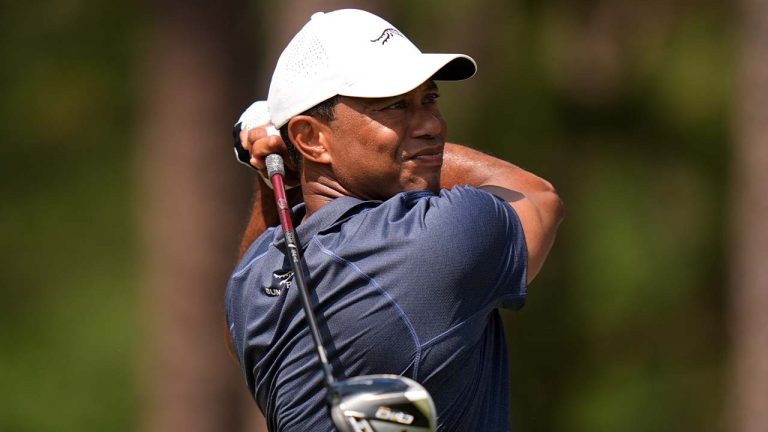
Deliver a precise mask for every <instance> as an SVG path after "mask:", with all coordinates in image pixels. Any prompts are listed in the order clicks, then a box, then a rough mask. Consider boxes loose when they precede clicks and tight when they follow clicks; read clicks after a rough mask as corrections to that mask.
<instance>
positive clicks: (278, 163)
mask: <svg viewBox="0 0 768 432" xmlns="http://www.w3.org/2000/svg"><path fill="white" fill-rule="evenodd" d="M266 165H267V176H268V177H269V178H272V176H273V175H274V174H280V175H281V176H285V167H284V166H283V158H282V157H281V156H280V155H279V154H275V153H272V154H270V155H267V158H266Z"/></svg>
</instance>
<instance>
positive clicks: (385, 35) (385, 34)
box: [371, 27, 405, 45]
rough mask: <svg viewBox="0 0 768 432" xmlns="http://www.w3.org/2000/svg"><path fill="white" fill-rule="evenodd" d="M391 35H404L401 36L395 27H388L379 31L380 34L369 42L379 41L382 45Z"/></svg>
mask: <svg viewBox="0 0 768 432" xmlns="http://www.w3.org/2000/svg"><path fill="white" fill-rule="evenodd" d="M392 36H400V37H405V36H403V34H402V33H400V30H398V29H396V28H391V27H390V28H388V29H386V30H384V31H383V32H381V36H379V37H377V38H376V39H372V40H371V42H374V43H376V42H379V41H381V44H382V45H384V44H385V43H387V41H388V40H390V39H391V38H392Z"/></svg>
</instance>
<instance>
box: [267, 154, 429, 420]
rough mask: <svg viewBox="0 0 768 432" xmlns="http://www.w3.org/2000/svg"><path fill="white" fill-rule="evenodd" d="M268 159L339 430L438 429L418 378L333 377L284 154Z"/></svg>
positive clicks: (286, 238) (425, 391)
mask: <svg viewBox="0 0 768 432" xmlns="http://www.w3.org/2000/svg"><path fill="white" fill-rule="evenodd" d="M266 165H267V175H268V177H269V179H270V180H271V181H272V186H273V189H274V193H275V202H276V204H277V210H278V213H279V216H280V225H281V226H282V228H283V235H284V236H285V242H286V245H287V250H288V258H289V260H290V262H291V268H292V270H293V274H294V282H295V283H294V284H293V286H296V287H297V289H298V290H299V297H300V298H301V305H302V308H303V309H304V315H305V316H306V319H307V323H308V324H309V330H310V333H311V334H312V341H313V343H314V345H315V351H316V352H317V357H318V359H319V360H320V366H321V368H322V371H323V381H324V384H325V388H326V391H327V395H328V404H329V407H330V413H331V418H332V420H333V424H334V425H335V426H336V428H337V429H338V430H339V431H340V432H417V431H418V432H428V431H434V430H435V428H436V423H437V422H436V411H435V404H434V402H433V401H432V397H431V396H430V395H429V393H428V392H427V390H426V389H425V388H424V387H423V386H422V385H421V384H419V383H417V382H416V381H414V380H412V379H409V378H405V377H402V376H398V375H365V376H358V377H352V378H349V379H346V380H342V381H336V379H335V378H334V376H333V371H332V370H331V365H330V363H329V362H328V356H327V354H326V351H325V348H324V347H323V344H322V339H321V337H320V330H319V328H318V324H317V317H316V316H315V313H314V310H313V308H312V303H311V300H310V297H309V291H308V288H307V285H306V281H305V279H304V266H303V264H302V262H301V256H300V250H301V249H300V247H299V239H298V238H297V237H296V233H295V231H294V229H293V222H292V220H291V209H290V206H289V204H288V199H287V198H286V195H285V184H284V182H283V177H284V176H285V168H284V166H283V159H282V157H281V156H280V155H277V154H270V155H269V156H267V158H266Z"/></svg>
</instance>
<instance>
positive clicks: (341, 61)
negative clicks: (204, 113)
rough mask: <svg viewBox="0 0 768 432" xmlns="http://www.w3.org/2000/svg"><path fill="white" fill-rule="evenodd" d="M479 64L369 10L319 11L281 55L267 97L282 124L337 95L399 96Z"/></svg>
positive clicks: (465, 75)
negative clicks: (421, 41)
mask: <svg viewBox="0 0 768 432" xmlns="http://www.w3.org/2000/svg"><path fill="white" fill-rule="evenodd" d="M476 68H477V66H476V65H475V61H474V60H473V59H472V58H471V57H469V56H466V55H463V54H424V53H422V52H421V51H420V50H419V49H418V48H417V47H416V46H415V45H414V44H413V43H411V41H409V40H408V39H407V38H406V37H405V36H404V35H403V34H402V33H400V31H399V30H397V29H396V28H395V27H394V26H393V25H392V24H390V23H388V22H387V21H385V20H383V19H381V18H379V17H377V16H376V15H373V14H371V13H369V12H365V11H362V10H357V9H342V10H337V11H334V12H328V13H323V12H318V13H316V14H314V15H312V19H310V21H309V22H308V23H307V24H306V25H304V27H303V28H302V29H301V30H300V31H299V32H298V33H297V34H296V36H294V38H293V39H292V40H291V42H290V43H289V44H288V46H287V47H286V48H285V50H284V51H283V53H282V54H281V55H280V59H279V60H278V61H277V66H276V67H275V72H274V74H273V75H272V83H271V85H270V87H269V96H268V98H267V101H268V103H269V113H270V116H271V119H272V124H274V125H275V127H277V128H280V127H282V126H283V125H284V124H286V123H288V120H290V119H291V117H293V116H296V115H299V114H301V113H302V112H304V111H306V110H308V109H309V108H312V107H313V106H315V105H317V104H319V103H320V102H323V101H324V100H326V99H329V98H331V97H333V96H336V95H342V96H352V97H366V98H379V97H391V96H397V95H400V94H403V93H407V92H409V91H411V90H413V89H414V88H416V87H418V86H419V85H420V84H421V83H423V82H424V81H427V80H428V79H430V78H433V79H436V80H449V81H451V80H463V79H466V78H469V77H471V76H472V75H474V74H475V70H476Z"/></svg>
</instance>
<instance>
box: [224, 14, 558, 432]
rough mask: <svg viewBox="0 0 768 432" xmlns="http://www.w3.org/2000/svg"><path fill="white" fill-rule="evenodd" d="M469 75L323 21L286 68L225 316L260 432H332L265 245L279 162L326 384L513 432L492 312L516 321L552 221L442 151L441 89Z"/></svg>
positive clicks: (287, 294)
mask: <svg viewBox="0 0 768 432" xmlns="http://www.w3.org/2000/svg"><path fill="white" fill-rule="evenodd" d="M474 72H475V63H474V61H473V60H472V59H471V58H469V57H467V56H464V55H458V54H422V53H421V52H419V51H418V49H417V48H416V47H415V46H414V45H413V44H411V42H410V41H408V39H406V37H405V36H404V35H403V34H402V33H400V32H399V31H398V30H397V29H396V28H395V27H394V26H392V25H391V24H389V23H388V22H386V21H384V20H382V19H381V18H379V17H376V16H374V15H371V14H369V13H367V12H363V11H358V10H340V11H335V12H331V13H326V14H322V13H320V14H315V15H314V16H313V17H312V19H311V20H310V21H309V23H307V24H306V25H305V27H304V28H303V29H302V30H301V31H300V32H299V33H298V34H297V35H296V36H295V37H294V39H293V40H292V41H291V42H290V43H289V45H288V47H287V48H286V49H285V51H284V52H283V53H282V55H281V57H280V59H279V60H278V63H277V66H276V68H275V72H274V75H273V77H272V82H271V85H270V91H269V97H268V106H269V113H270V117H271V121H272V123H273V124H274V126H275V127H277V128H278V129H280V135H281V136H273V135H268V134H267V129H266V128H264V127H257V128H253V129H251V130H250V131H243V132H242V133H241V134H240V139H241V141H242V143H243V148H244V150H245V151H249V152H250V164H251V165H252V166H253V167H255V168H257V169H259V170H261V175H262V179H261V180H259V188H258V193H257V196H256V201H255V203H254V208H253V213H252V216H251V220H250V222H249V226H248V228H247V230H246V234H245V238H244V240H243V247H242V249H241V252H242V257H241V261H240V263H239V264H238V266H237V268H236V269H235V271H234V272H233V274H232V277H231V279H230V282H229V285H228V289H227V298H226V307H227V322H228V324H229V329H230V336H231V339H232V343H233V350H234V352H235V353H236V356H237V358H238V360H239V362H240V364H241V367H242V369H243V371H244V375H245V380H246V382H247V384H248V387H249V388H250V390H251V392H252V394H253V395H254V398H255V399H256V401H257V403H258V405H259V407H260V408H261V410H262V412H263V413H264V415H265V417H266V419H267V422H268V425H269V428H270V430H285V431H331V430H333V426H332V423H331V420H330V417H329V415H328V411H327V409H326V406H325V399H324V398H325V391H324V389H323V385H322V375H321V371H320V368H319V362H318V361H317V359H316V358H315V356H314V351H313V345H312V341H311V338H310V335H309V331H308V329H307V325H306V322H305V321H304V315H303V313H302V311H301V304H300V301H299V297H298V293H297V292H296V291H297V290H296V289H294V288H292V287H291V281H292V273H291V272H290V265H289V261H288V259H287V258H286V256H285V255H284V252H285V243H284V241H283V239H282V230H281V229H280V228H279V227H273V225H277V223H278V218H277V214H276V212H275V209H274V196H273V195H272V192H271V190H270V188H269V185H268V184H267V182H266V181H265V180H264V177H263V172H264V158H265V157H266V155H267V154H270V153H275V152H277V153H281V154H283V155H284V156H285V157H286V160H287V164H288V167H289V168H293V169H292V170H290V169H289V171H291V172H290V173H289V176H290V175H291V174H292V175H293V184H294V185H297V186H299V187H296V188H294V189H292V190H290V191H289V195H290V198H291V200H292V201H294V203H301V204H299V205H298V206H296V207H294V218H295V221H294V224H297V228H296V231H297V236H298V238H299V239H300V242H301V244H302V247H303V250H302V257H303V259H304V261H305V263H306V267H307V271H308V273H309V279H308V284H309V287H310V290H311V292H312V296H313V297H314V299H313V300H314V302H315V305H316V312H317V315H318V319H319V321H320V327H321V330H322V332H323V343H324V344H325V345H326V349H327V350H328V357H329V359H330V361H331V364H332V367H333V371H334V374H335V375H336V376H337V377H340V378H342V379H343V378H345V377H352V376H359V375H367V374H381V373H392V374H399V375H403V376H407V377H409V378H412V379H414V380H416V381H418V382H420V383H421V384H422V385H424V386H425V387H426V389H427V390H428V391H429V392H430V394H431V395H432V397H433V399H434V401H435V405H436V408H437V413H438V429H439V430H441V431H506V430H509V429H510V419H509V387H510V380H509V375H508V364H507V347H506V343H505V339H504V334H503V328H502V323H501V320H500V317H499V313H498V308H499V307H507V308H514V309H516V308H520V307H522V305H523V303H524V301H525V297H526V293H527V291H526V286H527V284H528V283H529V282H530V281H531V280H532V279H533V278H534V277H535V276H536V274H537V273H538V272H539V269H540V268H541V266H542V264H543V263H544V260H545V258H546V256H547V254H548V252H549V249H550V247H551V246H552V243H553V241H554V238H555V232H556V229H557V226H558V224H559V223H560V220H561V218H562V205H561V202H560V199H559V198H558V196H557V194H556V193H555V191H554V189H553V188H552V186H551V185H550V184H549V183H548V182H546V181H544V180H542V179H540V178H538V177H536V176H534V175H533V174H530V173H528V172H526V171H524V170H522V169H520V168H518V167H516V166H514V165H512V164H510V163H508V162H505V161H502V160H499V159H496V158H493V157H491V156H488V155H485V154H483V153H480V152H478V151H475V150H471V149H469V148H466V147H463V146H459V145H456V144H449V143H446V142H445V136H446V123H445V121H444V119H443V118H442V117H441V115H440V110H439V108H438V104H437V99H438V97H439V89H438V86H437V82H438V81H441V80H462V79H466V78H469V77H470V76H472V75H473V74H474ZM291 154H294V155H295V157H289V155H291ZM246 159H247V158H246ZM257 237H258V238H257Z"/></svg>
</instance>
